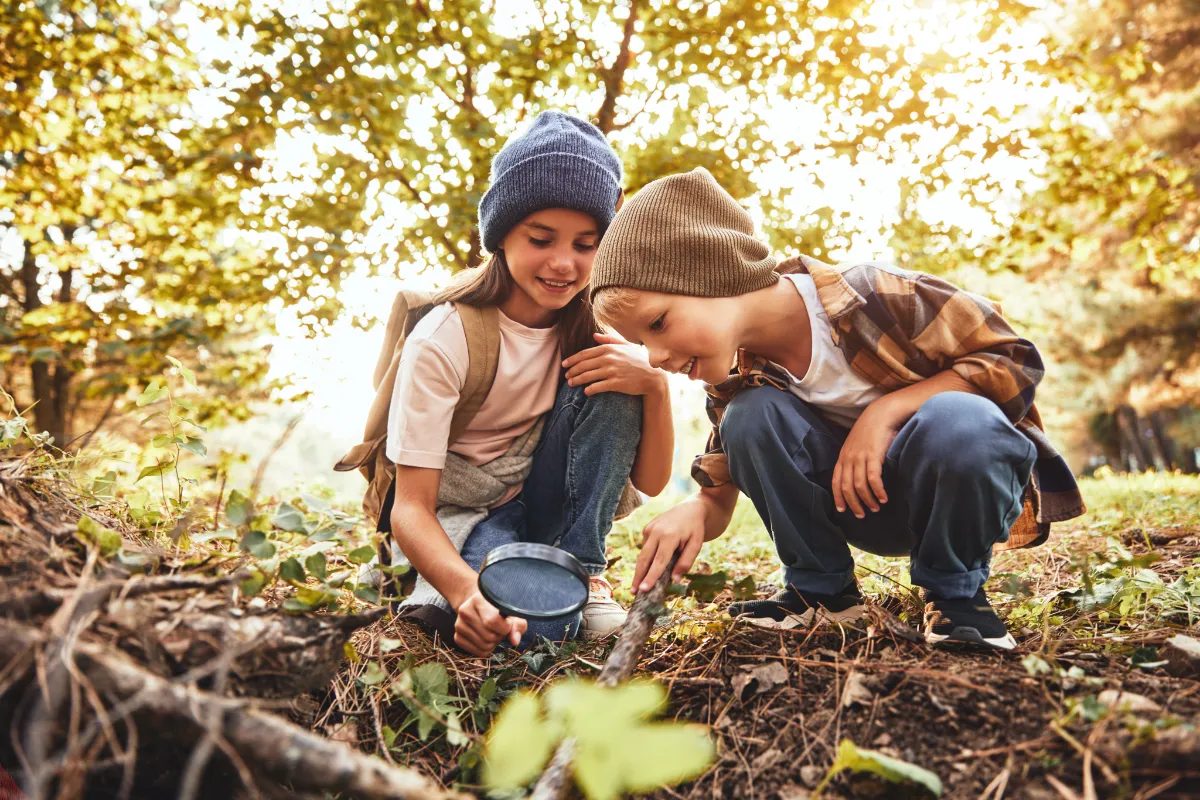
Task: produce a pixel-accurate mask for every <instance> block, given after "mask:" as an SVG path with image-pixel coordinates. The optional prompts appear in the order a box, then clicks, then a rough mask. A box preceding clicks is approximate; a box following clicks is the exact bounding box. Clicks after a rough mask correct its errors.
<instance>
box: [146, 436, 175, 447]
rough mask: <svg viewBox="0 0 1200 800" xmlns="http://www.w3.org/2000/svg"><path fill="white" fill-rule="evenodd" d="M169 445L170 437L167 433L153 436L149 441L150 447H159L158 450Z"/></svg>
mask: <svg viewBox="0 0 1200 800" xmlns="http://www.w3.org/2000/svg"><path fill="white" fill-rule="evenodd" d="M170 444H171V435H170V434H167V433H160V434H159V435H158V436H155V437H154V438H153V439H151V440H150V446H151V447H160V448H161V447H168V446H170Z"/></svg>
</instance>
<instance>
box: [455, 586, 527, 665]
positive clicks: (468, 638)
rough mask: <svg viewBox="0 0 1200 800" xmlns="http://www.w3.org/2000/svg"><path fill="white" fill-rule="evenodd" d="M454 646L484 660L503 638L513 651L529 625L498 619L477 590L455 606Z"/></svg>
mask: <svg viewBox="0 0 1200 800" xmlns="http://www.w3.org/2000/svg"><path fill="white" fill-rule="evenodd" d="M457 611H458V619H456V620H455V621H454V643H455V644H457V645H458V646H459V647H461V648H462V649H463V650H466V651H467V652H468V653H470V654H471V655H476V656H479V657H480V658H487V657H488V656H490V655H491V654H492V651H493V650H495V649H496V645H498V644H500V642H502V641H503V640H504V639H505V638H506V637H507V638H508V641H509V642H511V643H512V646H513V647H516V646H517V645H518V644H520V642H521V635H522V634H524V633H525V630H526V628H528V627H529V623H527V622H526V621H525V620H523V619H521V618H520V617H502V616H501V615H500V612H499V611H498V610H496V607H495V606H494V605H492V604H491V603H489V602H488V601H487V600H485V599H484V597H483V595H482V594H480V593H479V590H478V589H477V590H476V591H475V592H474V593H472V594H471V595H469V596H468V597H467V599H466V600H464V601H463V602H462V603H460V604H459V606H458V609H457Z"/></svg>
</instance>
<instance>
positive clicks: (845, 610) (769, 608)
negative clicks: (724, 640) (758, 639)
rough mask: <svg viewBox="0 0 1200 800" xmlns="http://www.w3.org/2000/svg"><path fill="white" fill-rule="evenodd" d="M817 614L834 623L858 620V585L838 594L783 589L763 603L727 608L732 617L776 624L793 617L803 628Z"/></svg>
mask: <svg viewBox="0 0 1200 800" xmlns="http://www.w3.org/2000/svg"><path fill="white" fill-rule="evenodd" d="M817 612H819V613H820V614H821V615H822V616H824V617H826V618H828V619H830V620H833V621H834V622H850V621H851V620H856V619H858V618H859V617H861V616H862V615H863V614H864V613H865V612H866V608H865V607H864V606H863V598H862V594H860V593H859V591H858V584H856V583H852V584H850V585H849V586H847V587H846V588H845V589H843V590H842V591H840V592H838V593H837V594H816V593H815V592H803V591H800V590H799V589H796V588H795V587H792V586H785V587H784V588H782V589H780V590H779V591H778V592H776V593H775V594H773V595H771V596H770V597H768V598H765V599H763V600H746V601H743V602H741V603H730V605H729V615H730V616H731V617H751V618H756V619H773V620H775V621H776V622H782V621H784V620H785V619H787V618H789V617H795V618H797V621H798V622H799V623H800V624H802V625H808V624H809V623H810V622H812V618H813V616H814V614H815V613H817Z"/></svg>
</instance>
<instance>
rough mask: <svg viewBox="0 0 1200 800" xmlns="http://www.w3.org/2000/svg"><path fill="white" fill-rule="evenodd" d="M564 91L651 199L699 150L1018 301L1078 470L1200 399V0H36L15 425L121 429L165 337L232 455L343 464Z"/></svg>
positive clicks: (5, 316)
mask: <svg viewBox="0 0 1200 800" xmlns="http://www.w3.org/2000/svg"><path fill="white" fill-rule="evenodd" d="M546 108H559V109H564V110H567V111H571V112H574V113H577V114H580V115H583V116H587V117H589V118H591V119H592V120H593V121H595V122H596V123H597V124H598V125H599V126H600V127H601V129H603V130H604V131H605V132H606V133H607V134H608V135H609V137H610V139H611V141H612V142H613V144H614V146H615V147H616V148H617V150H618V152H620V153H621V155H622V157H623V159H624V163H625V169H626V187H627V191H629V192H636V190H637V189H638V188H639V187H640V186H642V185H644V184H645V183H646V182H648V181H650V180H653V179H654V178H656V177H659V176H661V175H665V174H669V173H672V172H678V171H683V170H689V169H691V168H693V167H695V166H699V165H703V166H705V167H706V168H708V169H709V170H710V171H712V172H713V174H714V175H715V176H716V177H717V179H718V180H719V181H721V183H722V184H723V185H724V186H725V187H726V188H728V189H729V190H730V191H731V192H732V193H733V194H734V195H735V196H737V197H738V198H739V199H740V200H742V201H743V202H744V203H745V204H746V205H747V207H749V208H750V209H752V211H753V213H754V214H755V216H756V218H757V219H758V220H759V222H760V224H761V226H762V230H763V233H764V235H765V236H767V237H768V238H769V239H770V241H771V242H772V244H773V245H774V246H775V247H777V248H778V249H780V250H781V251H784V252H795V251H802V252H807V253H810V254H812V255H815V256H818V257H820V258H823V259H828V260H851V259H883V260H890V261H894V262H896V263H899V264H901V265H903V266H906V267H910V268H914V269H921V270H927V271H930V272H936V273H940V274H944V275H946V276H948V277H950V278H951V279H953V280H956V281H958V282H960V283H962V284H964V285H966V286H968V287H970V288H972V289H973V290H975V291H977V292H979V293H981V294H986V295H989V296H992V297H994V298H996V299H998V300H999V301H1001V303H1002V305H1003V307H1004V309H1005V312H1006V314H1007V315H1008V316H1009V317H1010V318H1011V319H1012V321H1013V322H1014V323H1016V324H1017V325H1018V326H1019V327H1020V328H1022V329H1023V330H1024V331H1025V332H1026V333H1027V334H1028V335H1029V336H1030V337H1032V338H1034V339H1035V340H1036V341H1037V342H1038V343H1039V345H1040V346H1041V348H1042V350H1043V353H1044V355H1045V356H1046V357H1047V360H1048V362H1049V363H1050V368H1051V371H1050V375H1049V378H1048V380H1047V381H1046V383H1045V384H1043V388H1042V390H1041V394H1040V395H1039V399H1040V401H1041V405H1042V406H1043V407H1044V411H1043V413H1046V412H1049V415H1048V418H1049V422H1050V424H1051V426H1052V428H1053V429H1054V433H1055V434H1056V435H1057V437H1058V439H1059V440H1060V442H1061V443H1062V444H1063V445H1064V446H1065V447H1066V448H1067V450H1068V453H1069V455H1070V456H1071V460H1072V462H1073V463H1074V464H1075V466H1076V467H1077V468H1080V469H1083V468H1084V467H1085V466H1086V465H1087V463H1088V460H1089V458H1092V457H1094V456H1098V455H1108V456H1109V457H1110V459H1111V458H1112V457H1113V455H1114V454H1113V442H1114V434H1113V430H1114V425H1115V423H1114V422H1113V419H1114V418H1113V416H1112V414H1113V412H1114V411H1115V410H1116V409H1118V408H1119V407H1121V406H1123V405H1126V404H1128V405H1131V406H1132V407H1133V408H1134V409H1136V410H1137V411H1138V412H1139V413H1141V414H1150V413H1151V412H1153V411H1156V410H1160V409H1172V408H1176V407H1186V406H1189V405H1192V404H1195V403H1196V400H1197V396H1198V395H1200V356H1198V355H1197V345H1196V343H1197V340H1198V338H1200V337H1198V335H1197V333H1198V330H1200V201H1198V200H1197V178H1198V175H1197V165H1198V164H1200V127H1198V126H1197V125H1196V124H1195V120H1196V118H1197V116H1198V112H1200V2H1198V0H1162V2H1137V1H1136V0H1041V1H1040V2H1016V1H1015V0H970V1H968V2H943V1H942V0H726V1H725V2H720V1H719V0H714V1H713V2H693V1H692V0H675V1H674V2H669V1H667V0H617V2H586V1H584V0H489V1H487V2H484V1H483V0H462V1H461V2H459V1H452V0H442V2H438V1H437V0H404V2H399V3H396V2H390V1H388V0H306V1H305V2H287V3H284V2H280V1H279V0H168V2H146V1H145V0H131V1H130V2H118V1H117V0H37V1H36V2H29V1H28V0H12V1H11V2H8V3H6V5H5V11H4V13H3V15H0V387H3V388H4V389H5V390H6V391H7V392H8V393H9V394H10V395H11V396H12V397H13V398H14V399H13V401H12V403H13V405H14V408H12V409H5V410H6V411H10V412H11V411H23V412H25V414H26V416H27V417H28V418H29V420H30V422H31V425H32V427H34V428H35V429H37V430H45V431H48V432H50V433H51V434H52V435H53V436H54V438H55V441H56V442H57V443H59V444H60V446H65V447H67V448H68V449H75V450H78V449H80V448H84V447H88V446H94V445H92V444H91V443H93V442H95V441H103V442H107V443H109V445H110V446H113V443H114V442H118V441H120V440H121V439H122V437H130V436H136V430H137V429H136V424H137V414H136V413H135V412H136V410H137V409H136V408H135V405H134V404H135V399H136V398H137V396H138V394H139V392H140V391H141V389H142V388H143V387H144V386H145V385H146V384H147V383H148V382H149V381H150V380H152V379H153V378H154V377H156V376H158V375H159V374H161V373H162V372H163V370H164V368H165V366H166V362H165V361H164V358H165V356H166V355H168V354H169V355H171V356H173V357H175V358H177V359H179V360H180V362H182V363H183V364H185V365H186V366H188V367H190V368H191V369H193V370H195V374H196V379H197V383H198V387H197V389H196V390H195V391H194V393H193V394H194V396H193V397H192V402H193V403H194V404H195V405H196V407H197V410H196V414H195V417H196V419H197V421H198V422H201V423H203V424H205V425H216V426H222V425H224V426H226V432H225V433H224V434H222V435H218V436H217V441H218V443H221V442H223V443H224V447H225V448H226V449H225V450H223V451H221V450H218V451H216V452H214V453H212V454H211V455H210V458H211V459H213V461H214V463H216V462H218V461H220V460H221V459H224V460H225V461H224V462H222V463H227V462H228V461H229V459H230V453H231V452H240V453H241V454H242V455H246V454H248V453H255V452H256V453H257V454H259V455H261V454H263V453H265V452H268V451H270V450H271V448H272V446H273V444H272V443H273V442H276V439H277V438H278V433H279V431H281V430H284V429H285V428H286V429H287V430H292V429H293V428H294V434H293V439H292V441H291V443H290V444H289V445H288V447H287V448H286V449H284V450H283V451H281V454H282V458H281V461H282V462H283V463H284V464H285V465H286V466H287V468H288V469H290V470H291V471H292V474H293V475H292V476H294V475H296V474H299V475H300V476H302V477H305V476H306V477H321V478H322V479H327V480H329V481H330V482H332V477H331V476H332V473H329V472H328V467H329V465H330V464H331V463H332V461H333V460H334V458H336V456H337V455H339V454H340V452H341V450H343V449H344V448H345V446H346V445H348V444H351V443H353V442H354V441H357V440H356V439H355V438H354V437H355V434H356V433H357V430H358V428H359V426H360V424H361V420H362V415H363V414H364V412H365V409H366V407H367V405H369V402H370V383H369V375H370V364H371V363H373V359H374V355H375V352H374V349H375V348H376V347H377V344H378V341H379V335H380V333H381V331H380V329H379V328H378V327H375V323H376V322H378V320H379V318H380V317H381V316H383V315H385V314H386V312H387V309H388V306H389V302H390V298H391V293H392V292H394V290H395V288H396V286H397V281H398V280H410V281H426V282H433V283H436V282H438V281H440V280H443V279H444V278H445V276H446V275H448V274H449V273H451V272H454V271H457V270H460V269H464V268H468V267H470V266H472V265H474V264H477V263H479V261H480V259H481V255H482V254H481V252H480V245H479V239H478V235H477V231H476V228H475V224H474V222H475V206H476V204H477V203H478V201H479V198H480V197H481V195H482V192H483V191H484V189H485V188H486V186H487V176H488V167H489V161H490V158H491V156H492V155H493V154H494V153H495V152H496V150H497V149H498V148H499V147H500V145H501V144H502V143H503V142H504V140H505V139H506V138H507V137H508V136H509V135H511V134H512V133H513V132H514V131H516V130H518V129H519V128H520V126H521V125H522V123H523V122H525V121H527V120H529V119H531V118H532V117H533V116H534V115H535V114H536V113H538V112H539V111H541V110H543V109H546ZM678 391H679V399H680V401H681V402H680V404H679V405H677V410H678V416H679V424H680V427H681V431H682V432H683V438H682V440H681V441H682V445H681V446H682V450H683V451H684V452H681V454H680V462H681V463H682V464H686V463H687V461H688V460H690V457H691V451H689V450H688V447H689V446H699V445H698V441H697V440H698V439H699V437H700V436H702V431H703V425H702V424H700V422H699V416H700V414H701V412H702V408H701V405H700V403H699V400H698V397H697V392H696V390H695V387H682V386H681V387H679V389H678ZM305 403H307V405H305ZM301 408H304V409H307V410H306V412H305V413H306V417H305V419H304V421H303V423H302V424H299V425H298V426H296V425H295V422H296V415H297V414H298V413H300V412H299V410H300V409H301ZM1195 419H1196V417H1195V416H1194V415H1193V416H1191V417H1188V416H1187V415H1186V414H1185V415H1176V416H1173V417H1171V420H1172V422H1171V424H1172V425H1173V426H1174V427H1173V428H1172V430H1173V431H1174V434H1175V435H1176V436H1178V437H1179V438H1180V440H1181V441H1183V440H1185V439H1187V437H1188V436H1189V435H1190V436H1191V437H1192V439H1191V441H1197V440H1198V439H1200V437H1198V436H1196V435H1195V434H1196V432H1195V430H1194V428H1196V427H1200V426H1198V425H1197V423H1195V422H1194V420H1195ZM1188 420H1193V421H1192V422H1189V421H1188ZM1189 425H1191V426H1192V428H1193V430H1191V431H1190V432H1189V430H1187V428H1188V426H1189ZM97 432H99V437H98V438H97ZM222 436H223V437H224V438H222ZM693 443H694V444H693ZM1197 443H1198V444H1200V441H1197ZM135 466H136V465H135ZM292 476H289V477H292Z"/></svg>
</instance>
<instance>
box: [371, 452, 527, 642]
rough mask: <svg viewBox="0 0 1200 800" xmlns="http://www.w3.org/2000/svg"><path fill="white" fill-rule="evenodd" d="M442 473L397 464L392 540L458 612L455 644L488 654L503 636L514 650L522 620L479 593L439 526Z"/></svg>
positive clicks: (476, 582) (473, 577) (473, 576)
mask: <svg viewBox="0 0 1200 800" xmlns="http://www.w3.org/2000/svg"><path fill="white" fill-rule="evenodd" d="M441 477H442V471H441V470H440V469H427V468H425V467H409V466H403V465H399V464H398V465H396V500H395V503H394V504H393V505H392V513H391V517H390V519H391V523H392V537H393V538H394V539H395V540H396V544H397V545H399V546H400V550H401V551H403V553H404V555H405V557H406V558H408V560H409V562H411V563H412V565H413V568H414V569H415V570H416V571H417V573H418V574H420V575H421V577H423V578H424V579H425V580H427V581H429V583H430V585H431V586H433V588H434V589H437V591H438V592H439V593H440V594H441V595H442V597H445V598H446V600H447V602H449V603H450V607H451V608H453V609H454V610H455V612H457V614H458V618H457V619H456V621H455V624H454V641H455V642H456V643H457V644H458V645H459V647H462V648H463V649H464V650H467V651H468V652H471V653H473V654H475V655H477V656H488V655H490V654H491V652H492V650H494V649H495V647H496V645H497V644H499V643H500V641H501V640H502V639H504V638H505V637H507V638H508V639H509V641H511V642H512V644H513V646H514V647H515V646H516V645H517V644H518V643H519V642H520V640H521V634H523V633H524V632H525V629H526V624H525V620H523V619H520V618H517V617H513V618H510V619H506V618H504V617H502V616H500V612H499V611H497V610H496V608H495V607H494V606H492V605H491V604H490V603H488V602H487V601H486V600H484V599H483V595H481V594H480V593H479V575H478V574H477V573H476V572H475V570H474V569H472V568H471V565H470V564H468V563H467V562H466V561H464V560H463V557H462V556H461V555H459V553H458V551H457V550H455V549H454V544H453V543H452V542H451V541H450V537H448V536H447V535H446V531H445V530H443V529H442V525H441V523H440V522H438V519H437V513H436V510H435V509H436V506H437V492H438V484H439V483H440V482H441Z"/></svg>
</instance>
